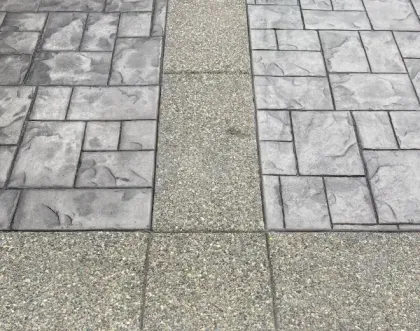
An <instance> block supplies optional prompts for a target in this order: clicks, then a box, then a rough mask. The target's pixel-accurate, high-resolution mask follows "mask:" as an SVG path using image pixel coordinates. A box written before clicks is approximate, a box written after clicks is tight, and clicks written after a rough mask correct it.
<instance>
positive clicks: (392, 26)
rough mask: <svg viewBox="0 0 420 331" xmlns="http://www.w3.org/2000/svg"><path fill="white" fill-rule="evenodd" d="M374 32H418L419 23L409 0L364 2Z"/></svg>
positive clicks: (373, 0) (419, 29) (372, 0)
mask: <svg viewBox="0 0 420 331" xmlns="http://www.w3.org/2000/svg"><path fill="white" fill-rule="evenodd" d="M364 3H365V6H366V10H367V13H368V15H369V18H370V21H371V22H372V26H373V28H374V29H375V30H411V31H420V22H419V18H418V17H417V15H416V13H415V11H414V9H413V7H412V6H411V3H410V1H409V0H389V1H381V0H365V1H364Z"/></svg>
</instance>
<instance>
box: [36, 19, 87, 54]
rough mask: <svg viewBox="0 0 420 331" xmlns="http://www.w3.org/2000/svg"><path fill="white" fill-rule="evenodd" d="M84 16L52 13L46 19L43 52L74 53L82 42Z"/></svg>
mask: <svg viewBox="0 0 420 331" xmlns="http://www.w3.org/2000/svg"><path fill="white" fill-rule="evenodd" d="M85 22H86V14H82V13H52V14H50V15H49V17H48V21H47V25H46V27H45V32H44V41H43V44H42V49H43V50H45V51H75V50H77V49H78V48H79V46H80V42H81V41H82V35H83V27H84V25H85Z"/></svg>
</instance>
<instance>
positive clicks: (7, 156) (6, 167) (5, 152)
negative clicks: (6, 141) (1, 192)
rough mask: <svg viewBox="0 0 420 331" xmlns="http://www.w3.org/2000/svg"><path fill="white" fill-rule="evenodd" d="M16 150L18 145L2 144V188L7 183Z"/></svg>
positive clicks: (0, 169) (0, 185)
mask: <svg viewBox="0 0 420 331" xmlns="http://www.w3.org/2000/svg"><path fill="white" fill-rule="evenodd" d="M15 151H16V147H14V146H0V162H1V168H0V188H2V187H4V184H5V183H6V180H7V176H8V174H9V171H10V168H11V166H12V161H13V157H14V155H15Z"/></svg>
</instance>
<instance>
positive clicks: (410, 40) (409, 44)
mask: <svg viewBox="0 0 420 331" xmlns="http://www.w3.org/2000/svg"><path fill="white" fill-rule="evenodd" d="M394 36H395V40H396V41H397V44H398V47H399V49H400V51H401V54H402V56H403V57H420V32H394Z"/></svg>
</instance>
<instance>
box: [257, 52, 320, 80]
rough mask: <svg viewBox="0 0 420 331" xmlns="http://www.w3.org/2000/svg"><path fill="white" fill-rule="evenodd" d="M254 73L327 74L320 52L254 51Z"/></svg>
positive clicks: (270, 74)
mask: <svg viewBox="0 0 420 331" xmlns="http://www.w3.org/2000/svg"><path fill="white" fill-rule="evenodd" d="M252 60H253V61H252V62H253V66H254V75H269V76H325V68H324V61H323V60H322V55H321V53H320V52H300V51H296V52H289V51H287V52H284V51H253V52H252Z"/></svg>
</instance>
